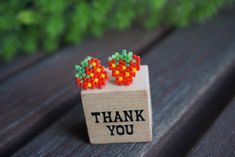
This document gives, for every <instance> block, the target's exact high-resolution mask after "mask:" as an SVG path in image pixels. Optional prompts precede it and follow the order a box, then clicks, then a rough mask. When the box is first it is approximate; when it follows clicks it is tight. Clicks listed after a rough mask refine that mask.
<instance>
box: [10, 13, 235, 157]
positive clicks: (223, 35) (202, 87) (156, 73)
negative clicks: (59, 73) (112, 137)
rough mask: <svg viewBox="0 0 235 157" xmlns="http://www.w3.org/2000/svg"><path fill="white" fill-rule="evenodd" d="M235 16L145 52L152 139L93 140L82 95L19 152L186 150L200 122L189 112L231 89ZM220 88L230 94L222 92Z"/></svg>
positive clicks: (215, 20)
mask: <svg viewBox="0 0 235 157" xmlns="http://www.w3.org/2000/svg"><path fill="white" fill-rule="evenodd" d="M234 17H235V15H233V16H232V15H231V16H223V15H219V16H217V17H216V18H213V19H211V20H209V21H208V22H206V23H205V24H202V25H194V26H191V27H189V28H186V29H182V30H177V31H175V32H174V33H172V34H170V35H169V36H168V37H167V38H165V39H164V40H163V41H162V42H161V43H160V44H159V45H157V46H156V47H154V48H152V49H151V50H150V51H148V52H147V53H144V54H143V56H142V64H148V65H149V68H150V82H151V95H152V109H153V141H152V142H150V143H126V144H106V145H103V144H101V145H91V144H90V143H89V142H88V136H87V130H86V126H85V121H84V115H83V111H82V107H81V102H80V100H79V97H80V96H79V95H77V100H76V102H74V103H76V104H77V106H76V107H75V108H74V109H73V110H71V111H70V112H69V113H68V114H66V116H64V117H62V118H61V119H60V120H59V121H58V122H56V123H55V124H53V125H52V126H50V127H49V128H48V129H46V130H45V131H43V132H42V133H41V134H39V135H38V136H37V137H36V138H35V139H33V140H32V141H31V142H30V143H29V144H27V145H26V146H25V147H23V148H22V149H21V150H20V151H18V152H17V153H16V154H14V156H44V155H46V156H56V155H61V156H175V155H176V154H177V156H181V155H184V154H185V153H186V152H187V151H188V149H189V148H190V147H189V146H190V144H191V143H190V142H191V141H193V140H194V137H193V136H191V135H192V134H191V132H193V131H192V130H191V129H197V128H194V127H193V125H194V124H193V123H192V122H197V123H198V122H199V121H194V118H193V119H191V118H190V117H191V116H192V117H195V116H196V117H197V115H201V114H200V111H201V110H202V109H207V108H208V107H209V108H213V103H215V102H216V101H218V102H223V101H219V100H220V99H221V100H224V99H225V97H227V96H229V94H230V93H228V92H226V90H227V89H230V88H228V85H230V86H231V85H232V82H234V80H233V79H231V77H232V76H233V75H234V69H235V53H234V52H235V51H231V50H230V47H231V45H234V44H235V20H234ZM224 85H226V86H224ZM231 87H234V86H231ZM69 88H70V89H72V88H73V87H72V85H71V87H69ZM232 89H233V88H232ZM220 92H222V93H226V94H227V95H226V94H225V95H224V96H222V95H220V97H218V96H217V95H218V93H220ZM219 104H220V103H219ZM219 104H217V105H216V106H219ZM223 105H224V104H223ZM199 124H201V125H203V124H204V121H200V123H199ZM187 126H189V128H190V129H188V128H187ZM197 127H198V125H197ZM185 128H186V130H184V129H185ZM190 131H191V132H190ZM184 132H185V133H186V134H184ZM182 135H184V136H182ZM193 135H194V134H193ZM179 137H180V138H179ZM185 139H188V141H187V140H185ZM181 140H182V141H181ZM183 142H185V143H183ZM188 145H189V146H188Z"/></svg>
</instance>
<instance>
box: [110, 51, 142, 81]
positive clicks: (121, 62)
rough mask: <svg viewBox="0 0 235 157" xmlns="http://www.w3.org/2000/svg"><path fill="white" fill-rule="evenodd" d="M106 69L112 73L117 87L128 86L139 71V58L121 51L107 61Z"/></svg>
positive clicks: (131, 53)
mask: <svg viewBox="0 0 235 157" xmlns="http://www.w3.org/2000/svg"><path fill="white" fill-rule="evenodd" d="M108 68H109V69H110V70H111V71H112V76H114V77H115V83H116V84H117V85H130V84H131V83H132V82H133V77H135V75H136V72H137V71H139V70H140V56H137V55H135V54H133V52H128V53H127V51H126V50H122V52H121V53H119V52H116V53H115V54H113V55H112V56H110V57H109V59H108Z"/></svg>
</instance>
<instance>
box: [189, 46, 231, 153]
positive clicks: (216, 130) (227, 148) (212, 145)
mask: <svg viewBox="0 0 235 157" xmlns="http://www.w3.org/2000/svg"><path fill="white" fill-rule="evenodd" d="M234 51H235V49H234ZM234 124H235V98H234V99H233V100H232V101H231V102H230V103H229V104H228V106H227V107H226V108H225V110H224V111H223V112H222V113H221V115H220V116H219V117H218V118H217V119H216V121H215V122H214V123H213V124H212V126H211V127H210V129H209V130H208V131H207V132H206V133H205V134H204V135H203V136H202V137H201V139H200V140H199V141H198V142H197V144H196V145H195V146H194V147H193V149H192V150H191V151H190V153H189V156H191V157H197V156H215V157H216V156H218V157H220V156H224V157H230V156H235V125H234Z"/></svg>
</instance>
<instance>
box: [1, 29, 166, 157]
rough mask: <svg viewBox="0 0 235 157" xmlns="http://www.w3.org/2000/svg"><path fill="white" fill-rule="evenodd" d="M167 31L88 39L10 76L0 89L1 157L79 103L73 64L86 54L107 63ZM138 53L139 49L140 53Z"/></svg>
mask: <svg viewBox="0 0 235 157" xmlns="http://www.w3.org/2000/svg"><path fill="white" fill-rule="evenodd" d="M166 31H167V30H166V29H165V28H159V29H157V30H155V31H151V32H147V33H146V32H145V31H143V30H141V29H138V28H133V29H130V30H127V31H123V32H111V33H108V34H106V35H105V36H104V37H103V38H101V39H90V40H88V41H86V42H84V43H82V44H81V45H80V46H75V47H72V48H67V49H64V50H63V51H62V52H60V53H58V54H57V55H55V56H51V57H49V58H47V59H45V60H43V62H41V63H39V64H37V65H35V66H34V67H32V68H29V69H26V70H25V71H23V72H22V73H19V74H17V75H15V76H14V77H11V78H10V79H8V80H7V81H5V82H4V83H3V84H2V85H1V86H0V102H1V108H0V128H1V130H0V139H1V141H0V156H1V155H8V154H10V153H12V152H14V151H15V150H16V149H18V148H19V147H20V146H22V144H24V143H26V142H27V141H29V140H30V139H31V138H33V137H34V136H35V135H36V134H37V133H39V132H40V131H41V130H42V129H44V128H45V127H47V126H48V125H49V124H50V123H52V122H53V121H54V120H56V119H57V118H58V117H59V116H60V115H62V114H64V113H66V111H68V110H69V109H71V108H72V107H73V106H74V105H76V102H79V100H80V98H79V97H78V94H79V90H78V88H76V87H75V86H74V81H73V77H74V69H73V66H74V64H75V63H78V62H80V61H81V59H83V58H84V57H86V56H87V55H91V56H95V57H97V58H101V59H102V61H106V59H107V57H108V56H109V55H110V53H111V52H114V51H117V50H120V49H121V48H126V49H131V50H137V48H138V49H139V50H140V49H142V50H144V47H143V46H144V45H143V46H142V47H139V46H140V45H142V44H143V42H144V43H145V46H146V47H149V45H148V44H149V43H152V42H153V41H155V40H156V39H158V38H160V37H161V36H162V35H163V34H164V33H165V32H166ZM140 51H141V50H140Z"/></svg>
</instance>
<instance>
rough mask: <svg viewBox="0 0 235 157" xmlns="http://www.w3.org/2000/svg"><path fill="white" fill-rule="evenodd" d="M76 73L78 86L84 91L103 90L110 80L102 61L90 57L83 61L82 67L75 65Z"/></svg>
mask: <svg viewBox="0 0 235 157" xmlns="http://www.w3.org/2000/svg"><path fill="white" fill-rule="evenodd" d="M75 71H76V73H75V81H76V84H77V86H80V87H81V88H82V89H88V88H102V87H104V86H105V84H106V81H107V79H108V73H107V71H105V68H104V66H103V65H101V64H100V60H99V59H97V58H94V57H90V56H88V57H86V58H85V59H84V60H82V61H81V66H78V65H75Z"/></svg>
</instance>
